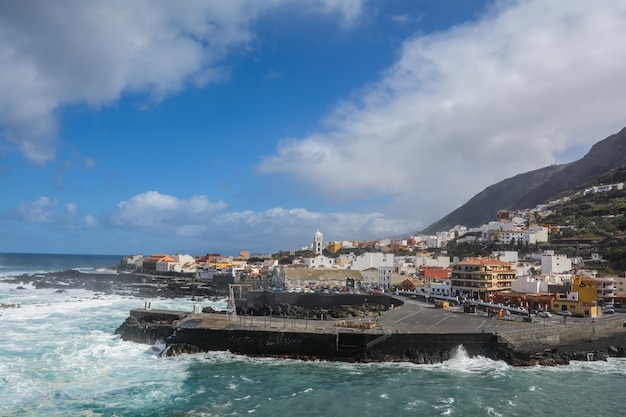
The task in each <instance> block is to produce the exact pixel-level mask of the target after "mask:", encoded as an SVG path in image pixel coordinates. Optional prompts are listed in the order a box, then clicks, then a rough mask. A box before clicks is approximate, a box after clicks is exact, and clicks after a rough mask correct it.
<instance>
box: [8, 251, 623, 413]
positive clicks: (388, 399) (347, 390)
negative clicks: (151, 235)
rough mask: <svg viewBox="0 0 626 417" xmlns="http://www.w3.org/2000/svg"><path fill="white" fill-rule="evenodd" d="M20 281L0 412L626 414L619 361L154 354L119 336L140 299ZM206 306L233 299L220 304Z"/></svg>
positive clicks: (182, 304) (174, 305)
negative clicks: (555, 363) (525, 363)
mask: <svg viewBox="0 0 626 417" xmlns="http://www.w3.org/2000/svg"><path fill="white" fill-rule="evenodd" d="M26 258H28V257H26ZM74 261H77V264H76V265H74V266H75V267H85V266H91V265H90V264H86V263H85V262H82V261H86V260H84V259H83V260H81V259H74ZM65 262H67V259H65V260H63V261H59V262H58V263H59V264H64V263H65ZM72 262H73V261H72ZM29 268H31V269H32V270H37V271H39V272H42V271H43V269H41V268H43V266H41V265H39V266H37V265H31V266H30V267H29ZM26 269H27V268H26ZM24 287H25V289H17V285H16V284H12V283H11V284H9V283H7V282H3V281H0V304H4V305H14V304H16V305H19V307H6V308H1V309H0V328H1V329H2V336H3V338H2V343H0V416H338V417H343V416H359V417H367V416H377V417H380V416H441V415H444V416H445V415H451V416H543V415H548V414H550V415H554V416H590V415H591V416H616V415H620V414H622V410H623V405H622V395H623V394H622V392H623V387H624V386H625V383H626V360H624V359H612V360H610V361H608V362H575V363H572V364H571V365H568V366H560V367H528V368H516V367H510V366H508V365H507V364H505V363H503V362H497V361H492V360H489V359H485V358H480V357H478V358H469V357H467V355H466V354H465V352H464V350H463V349H462V347H459V349H458V350H457V351H456V352H455V354H454V356H453V358H452V359H451V360H449V361H447V362H444V363H441V364H436V365H413V364H408V363H385V364H348V363H332V362H304V361H296V360H280V359H268V358H247V357H243V356H238V355H232V354H230V353H228V352H211V353H205V354H199V355H184V356H179V357H175V358H158V357H157V350H158V349H159V347H160V346H155V347H153V346H148V345H141V344H136V343H132V342H124V341H122V340H120V339H119V338H118V337H116V336H115V335H114V334H113V332H114V331H115V329H116V328H117V327H118V326H119V325H120V324H121V323H122V322H123V321H124V320H125V319H126V317H127V316H128V312H129V310H130V309H132V308H141V307H142V306H143V305H144V301H145V300H143V299H137V298H130V297H126V296H121V295H105V294H98V293H93V292H89V291H84V290H68V291H66V292H62V293H58V292H56V290H54V289H41V290H37V289H35V288H32V287H29V286H27V285H25V286H24ZM151 301H152V305H153V308H171V309H183V310H188V311H191V310H192V309H193V305H194V304H197V303H198V302H197V301H191V300H184V299H180V300H166V299H156V300H151ZM202 304H203V305H212V306H213V307H215V308H225V306H226V303H225V300H219V301H211V302H209V301H205V302H203V303H202Z"/></svg>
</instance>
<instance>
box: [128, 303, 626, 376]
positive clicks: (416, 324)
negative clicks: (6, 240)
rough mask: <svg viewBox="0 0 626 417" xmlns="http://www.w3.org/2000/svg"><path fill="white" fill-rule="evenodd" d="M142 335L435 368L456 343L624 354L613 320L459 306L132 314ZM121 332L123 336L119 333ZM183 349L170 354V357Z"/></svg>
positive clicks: (474, 348) (508, 356)
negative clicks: (351, 312)
mask: <svg viewBox="0 0 626 417" xmlns="http://www.w3.org/2000/svg"><path fill="white" fill-rule="evenodd" d="M131 317H134V319H135V320H137V322H138V326H139V328H142V329H145V327H146V323H148V326H150V323H158V324H159V326H161V327H159V328H158V334H160V335H162V334H163V333H164V329H163V324H164V321H169V324H168V326H169V330H170V334H169V335H168V337H166V338H165V341H166V344H167V345H168V346H174V345H177V346H190V347H193V350H191V351H196V350H198V351H212V350H229V351H231V352H233V353H239V354H247V355H258V356H281V357H296V358H311V359H313V358H315V359H325V360H343V361H409V362H414V363H434V362H441V361H443V360H446V359H448V358H449V357H450V355H451V354H452V352H453V351H454V350H455V349H456V348H457V347H458V346H459V345H463V347H464V348H465V350H466V351H467V352H468V354H469V355H471V356H476V355H481V356H485V357H488V358H492V359H501V360H505V361H507V362H509V363H512V364H516V365H531V364H535V363H545V364H552V363H554V362H557V363H564V362H566V361H567V360H568V359H570V358H575V359H576V358H578V357H579V356H581V357H584V358H588V357H590V356H589V354H590V353H591V354H592V357H593V358H594V359H595V360H598V359H603V358H605V357H606V356H607V355H612V356H623V355H624V354H626V328H625V327H624V320H623V318H622V317H621V315H614V316H611V317H604V318H602V319H600V320H598V321H597V322H593V323H592V322H591V321H590V320H584V319H573V318H568V319H563V318H562V317H558V316H555V317H554V318H553V319H551V320H544V319H535V320H534V321H528V320H526V321H525V320H523V319H522V317H509V318H507V319H499V318H494V317H487V316H486V315H485V314H477V313H463V312H462V311H461V308H460V307H452V308H449V309H441V308H435V307H434V306H433V305H431V304H425V303H419V302H406V303H405V304H404V305H403V306H401V307H395V308H392V309H390V310H387V311H385V312H384V314H382V315H370V316H362V317H354V318H352V319H350V320H349V321H351V323H342V322H345V321H346V320H342V319H328V318H325V319H324V320H321V319H319V318H317V319H314V318H299V319H296V318H292V317H277V316H244V315H236V316H233V315H228V314H225V313H224V314H216V313H209V314H207V313H199V314H198V313H197V310H196V313H195V314H194V312H165V311H163V310H154V309H151V310H146V309H143V310H133V311H132V312H131ZM121 333H122V334H123V332H121ZM181 351H182V352H184V351H185V349H177V352H181Z"/></svg>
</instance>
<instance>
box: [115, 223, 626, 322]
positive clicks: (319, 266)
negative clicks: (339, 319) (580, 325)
mask: <svg viewBox="0 0 626 417" xmlns="http://www.w3.org/2000/svg"><path fill="white" fill-rule="evenodd" d="M310 247H311V252H310V254H309V255H307V256H303V257H300V258H296V259H295V260H294V261H293V263H291V264H288V265H279V264H278V262H277V261H276V260H269V259H268V260H265V261H264V262H259V263H255V264H252V265H251V264H249V263H248V259H249V257H250V255H249V253H247V252H246V251H242V252H241V253H240V254H239V256H237V257H223V256H220V255H218V254H207V255H205V256H203V257H193V256H190V255H171V256H170V255H165V254H155V255H151V256H148V257H143V256H141V255H135V256H129V257H126V258H124V260H123V264H126V265H134V266H135V267H136V268H140V269H141V271H142V272H143V273H148V274H157V275H158V274H171V273H187V274H189V275H190V276H193V277H194V278H195V279H196V280H200V281H207V282H211V281H213V280H214V279H217V277H219V278H220V280H221V281H223V280H224V279H226V280H227V282H230V283H240V282H242V281H243V280H245V279H254V280H257V281H259V282H263V283H264V284H265V285H266V286H267V288H272V289H275V290H279V291H293V292H317V293H320V292H324V293H326V292H368V293H377V292H391V291H394V290H402V291H408V292H415V293H416V294H421V295H427V296H431V297H435V298H436V297H444V298H455V299H458V300H461V299H464V300H482V301H486V302H494V303H506V304H511V305H517V306H521V307H525V308H528V309H536V310H544V311H552V312H563V311H567V312H569V313H571V314H572V315H575V316H583V317H597V316H598V315H601V314H602V312H603V311H605V312H607V311H609V309H612V308H613V306H614V305H615V303H616V302H619V301H621V300H622V297H623V294H625V293H626V292H625V290H624V289H625V288H626V277H617V276H616V277H598V276H597V273H595V272H594V271H585V270H579V269H578V268H577V267H576V266H575V264H574V263H573V262H572V260H571V259H569V258H568V257H567V256H565V255H561V254H556V253H554V252H553V251H544V252H543V253H541V254H539V255H536V256H530V257H528V258H525V259H522V260H520V259H518V252H517V251H497V252H494V253H492V255H491V256H489V257H482V258H470V259H463V260H460V259H450V258H449V257H447V256H434V255H431V254H423V255H415V256H397V255H395V254H393V253H389V252H367V253H363V254H360V255H355V254H349V255H342V256H339V257H337V258H330V257H327V256H325V255H323V253H322V252H323V248H325V247H326V245H324V243H323V235H322V233H321V232H319V231H317V232H316V233H315V234H314V237H313V242H312V245H311V246H310Z"/></svg>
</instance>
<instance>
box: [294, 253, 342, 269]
mask: <svg viewBox="0 0 626 417" xmlns="http://www.w3.org/2000/svg"><path fill="white" fill-rule="evenodd" d="M300 262H301V263H302V264H303V265H304V266H306V267H307V268H333V267H335V259H333V258H329V257H327V256H324V255H317V256H305V257H303V258H302V259H301V260H300Z"/></svg>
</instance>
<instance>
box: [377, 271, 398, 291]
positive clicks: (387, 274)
mask: <svg viewBox="0 0 626 417" xmlns="http://www.w3.org/2000/svg"><path fill="white" fill-rule="evenodd" d="M394 271H395V268H394V267H392V266H379V267H378V285H379V287H380V288H383V289H389V288H391V282H392V276H393V274H394Z"/></svg>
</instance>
